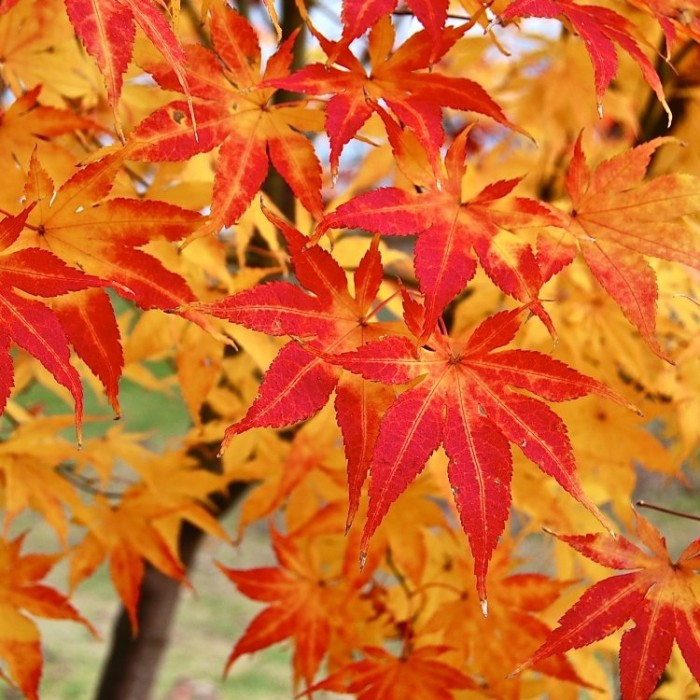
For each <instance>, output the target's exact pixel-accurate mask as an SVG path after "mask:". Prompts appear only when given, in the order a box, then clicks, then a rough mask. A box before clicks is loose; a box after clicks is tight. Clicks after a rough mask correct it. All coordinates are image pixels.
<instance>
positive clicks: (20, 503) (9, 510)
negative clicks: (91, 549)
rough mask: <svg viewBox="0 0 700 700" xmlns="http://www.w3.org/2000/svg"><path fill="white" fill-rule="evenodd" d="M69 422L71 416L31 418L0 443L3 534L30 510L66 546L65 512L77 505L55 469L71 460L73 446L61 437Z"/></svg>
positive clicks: (66, 484)
mask: <svg viewBox="0 0 700 700" xmlns="http://www.w3.org/2000/svg"><path fill="white" fill-rule="evenodd" d="M71 422H72V418H71V416H51V417H48V418H35V419H34V420H32V421H28V422H27V423H24V424H22V425H20V426H19V427H17V428H16V429H15V430H14V431H13V432H12V435H11V436H10V437H9V438H7V439H6V440H3V441H2V442H1V443H0V484H2V491H3V510H4V523H3V525H4V529H5V532H7V531H9V528H10V526H11V524H12V523H13V522H14V519H15V518H16V516H17V515H19V514H20V513H22V512H23V511H24V510H25V509H26V508H27V507H30V506H31V507H32V508H33V509H34V510H35V511H37V512H38V513H41V515H42V516H43V518H44V520H45V521H46V523H48V524H49V525H51V527H53V528H54V530H55V531H56V532H57V534H58V536H59V537H60V539H61V542H62V543H63V544H67V539H68V518H67V515H66V510H67V509H68V510H70V509H71V508H72V506H74V505H75V504H77V503H79V501H80V498H79V496H78V492H77V491H76V489H75V488H74V487H73V486H72V485H71V484H70V482H69V481H67V480H66V479H64V478H63V477H62V476H61V475H60V473H59V472H58V470H57V467H58V466H59V465H60V464H61V463H63V462H66V461H68V460H70V459H72V458H73V457H74V456H75V445H73V444H71V443H70V442H69V441H68V440H65V439H64V438H62V437H61V431H62V430H64V429H65V428H67V427H69V426H70V424H71ZM66 507H68V508H66Z"/></svg>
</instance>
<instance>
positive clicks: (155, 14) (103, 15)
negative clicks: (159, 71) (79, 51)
mask: <svg viewBox="0 0 700 700" xmlns="http://www.w3.org/2000/svg"><path fill="white" fill-rule="evenodd" d="M65 3H66V10H67V11H68V16H69V17H70V21H71V23H72V24H73V27H74V28H75V32H76V34H77V35H78V37H79V38H80V40H81V41H82V42H83V45H84V46H85V49H86V50H87V52H88V53H89V54H90V55H91V56H92V57H93V58H94V59H95V60H96V61H97V65H98V66H99V67H100V71H101V72H102V75H103V76H104V79H105V83H106V85H107V96H108V98H109V101H110V104H111V105H112V108H113V109H114V110H115V113H116V105H117V102H118V101H119V96H120V94H121V90H122V83H123V78H124V73H125V72H126V69H127V66H128V65H129V62H130V61H131V55H132V52H133V48H134V40H135V38H136V25H138V26H139V27H140V28H141V29H142V30H143V31H144V32H145V34H146V36H147V37H148V38H149V39H150V40H151V42H152V43H153V45H154V46H155V47H156V48H157V49H158V51H160V52H161V54H162V55H163V56H164V57H165V59H166V60H167V62H168V65H169V66H170V67H171V68H172V70H173V71H174V72H175V74H176V75H177V77H178V80H179V83H180V85H181V87H182V88H183V89H184V90H185V91H187V90H188V88H187V79H186V76H185V72H184V64H185V60H186V59H185V52H184V51H183V49H182V47H181V46H180V44H179V43H178V40H177V37H176V36H175V34H174V33H173V30H172V29H171V28H170V25H169V24H168V20H167V19H166V17H165V15H164V14H163V12H162V11H161V10H160V9H158V8H157V6H156V4H155V3H154V2H153V1H152V0H65Z"/></svg>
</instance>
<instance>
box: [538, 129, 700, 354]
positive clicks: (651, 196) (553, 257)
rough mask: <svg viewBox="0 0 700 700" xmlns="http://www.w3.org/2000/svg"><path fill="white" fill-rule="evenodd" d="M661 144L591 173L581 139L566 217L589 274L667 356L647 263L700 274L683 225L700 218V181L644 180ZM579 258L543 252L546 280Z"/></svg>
mask: <svg viewBox="0 0 700 700" xmlns="http://www.w3.org/2000/svg"><path fill="white" fill-rule="evenodd" d="M663 143H665V140H664V139H654V140H653V141H649V142H647V143H644V144H642V145H641V146H637V147H636V148H634V149H632V150H630V151H626V152H623V153H621V154H620V155H617V156H615V157H613V158H611V159H610V160H607V161H605V162H603V163H601V164H600V165H599V166H598V167H596V168H595V169H591V168H590V167H589V166H588V165H587V163H586V159H585V156H584V153H583V149H582V147H581V137H580V136H579V138H578V140H577V141H576V145H575V147H574V154H573V157H572V159H571V164H570V166H569V170H568V172H567V176H566V189H567V191H568V193H569V197H570V199H571V209H570V210H569V211H568V212H566V214H565V215H564V221H565V225H566V226H567V228H568V231H569V233H570V234H572V235H573V236H574V237H575V238H576V242H577V244H578V247H579V249H580V251H581V254H582V255H583V258H584V260H585V261H586V263H587V264H588V266H589V268H590V269H591V272H592V273H593V274H594V275H595V277H596V278H597V280H598V281H599V282H600V284H601V285H602V286H603V288H604V289H605V290H606V291H607V292H608V294H610V296H611V297H612V298H613V299H614V300H615V301H616V302H617V303H618V304H619V305H620V308H621V309H622V311H623V313H624V314H625V316H626V317H627V319H628V320H629V321H630V322H631V323H632V324H634V326H635V327H636V328H637V329H638V330H639V332H640V333H641V334H642V337H643V338H644V340H646V342H647V343H648V344H649V345H650V346H651V348H652V349H653V350H654V351H655V352H656V353H657V354H659V355H661V356H662V357H663V356H664V353H663V351H662V350H661V348H660V347H659V344H658V341H657V340H656V336H655V328H656V302H657V297H658V290H657V285H656V275H655V273H654V271H653V270H652V268H651V267H650V266H649V264H648V263H647V262H646V260H645V259H644V256H645V255H647V256H650V257H655V258H662V259H664V260H673V261H676V262H680V263H684V264H686V265H690V266H691V267H694V268H696V269H700V240H698V237H697V233H696V232H694V231H693V229H692V228H690V227H689V226H688V223H687V221H686V220H685V218H684V217H687V216H689V215H692V214H696V213H697V212H699V211H700V180H699V179H698V178H697V177H693V176H691V175H681V174H673V175H661V176H660V177H656V178H653V179H651V180H647V181H644V180H643V178H644V175H645V173H646V171H647V168H648V166H649V161H650V159H651V157H652V156H653V154H654V152H655V151H656V149H657V148H659V146H661V145H662V144H663ZM542 242H544V239H542ZM575 254H576V248H575V247H574V246H573V245H572V244H571V243H569V242H567V241H566V239H565V238H563V239H562V240H559V241H557V243H556V245H555V246H551V245H548V247H547V248H546V249H542V250H540V251H538V258H539V260H540V264H541V266H542V267H543V269H547V270H548V272H546V273H545V276H547V277H548V276H550V275H551V274H553V273H554V272H556V271H557V270H558V269H561V267H562V266H563V265H564V264H566V263H568V262H569V261H571V260H572V259H573V256H574V255H575Z"/></svg>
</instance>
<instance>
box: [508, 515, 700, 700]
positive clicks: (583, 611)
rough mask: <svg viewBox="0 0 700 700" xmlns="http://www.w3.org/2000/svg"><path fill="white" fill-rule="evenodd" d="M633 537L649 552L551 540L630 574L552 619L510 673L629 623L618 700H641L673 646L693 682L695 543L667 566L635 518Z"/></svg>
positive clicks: (600, 538) (698, 636)
mask: <svg viewBox="0 0 700 700" xmlns="http://www.w3.org/2000/svg"><path fill="white" fill-rule="evenodd" d="M637 535H638V537H639V539H640V540H641V541H642V542H643V543H644V545H646V547H647V548H648V549H649V550H650V552H651V553H647V552H645V551H644V550H642V549H640V548H639V547H637V546H636V545H635V544H633V543H632V542H630V541H629V540H627V539H626V538H624V537H612V536H610V535H603V534H595V535H556V537H557V538H558V539H560V540H562V542H566V543H567V544H568V545H570V546H571V547H573V548H574V549H576V550H577V551H578V552H580V553H581V554H583V555H584V556H586V557H588V558H589V559H592V560H593V561H595V562H597V563H598V564H601V565H603V566H607V567H608V568H611V569H618V570H622V571H627V570H629V571H630V572H629V573H625V574H620V575H619V576H611V577H610V578H606V579H604V580H603V581H599V582H598V583H596V584H594V585H593V586H591V587H590V588H589V589H588V590H587V591H586V592H585V593H584V594H583V596H581V598H580V599H579V601H578V602H577V603H576V604H575V605H574V606H573V607H572V608H571V609H569V610H568V611H567V612H566V613H564V615H563V616H562V617H561V619H560V620H559V627H557V628H556V629H555V630H554V631H553V632H551V634H550V635H549V637H548V638H547V640H546V641H545V642H544V644H542V646H541V647H540V648H539V649H538V650H537V651H536V652H535V653H534V654H533V655H532V656H531V657H530V658H529V659H528V660H527V661H526V662H525V663H523V664H522V665H521V666H519V667H518V669H517V670H516V671H514V673H519V672H520V671H522V670H524V669H526V668H528V667H530V666H532V664H534V663H537V662H538V661H540V660H542V659H545V658H547V657H548V656H551V655H552V654H561V653H563V652H565V651H568V650H570V649H578V648H579V647H583V646H586V645H588V644H591V643H593V642H595V641H597V640H598V639H602V638H603V637H607V636H608V635H610V634H612V633H613V632H614V631H615V630H617V629H619V628H620V627H622V626H623V625H624V624H625V623H626V622H627V621H628V620H632V621H633V622H634V623H635V626H634V627H632V628H631V629H628V630H627V631H626V632H625V633H624V634H623V635H622V642H621V644H620V680H621V686H622V698H623V700H646V698H648V697H649V696H650V695H651V694H652V692H653V691H654V689H655V688H656V685H657V683H658V681H659V679H660V678H661V674H662V673H663V671H664V668H665V667H666V664H667V663H668V660H669V658H670V656H671V648H672V647H673V642H674V639H675V640H676V642H677V643H678V646H679V647H680V650H681V652H682V654H683V658H684V659H685V662H686V663H687V664H688V668H689V669H690V670H691V671H692V673H693V675H694V676H695V678H696V679H697V680H698V681H700V600H698V597H697V595H696V590H697V587H696V579H697V574H696V573H695V572H697V571H698V570H700V539H697V540H695V541H694V542H691V543H690V544H689V545H688V546H687V547H686V548H685V549H684V550H683V552H682V553H681V555H680V557H679V558H678V561H676V562H672V561H671V558H670V556H669V554H668V549H667V548H666V540H665V539H664V538H663V537H662V536H661V535H660V534H659V531H658V530H657V529H656V528H655V527H654V526H653V525H652V524H651V523H650V522H648V521H647V520H645V519H644V518H643V517H641V516H640V515H637Z"/></svg>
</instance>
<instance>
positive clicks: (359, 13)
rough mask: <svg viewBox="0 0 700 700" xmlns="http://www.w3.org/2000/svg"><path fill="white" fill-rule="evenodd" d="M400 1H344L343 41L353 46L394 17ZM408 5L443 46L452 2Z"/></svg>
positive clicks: (414, 0) (416, 0)
mask: <svg viewBox="0 0 700 700" xmlns="http://www.w3.org/2000/svg"><path fill="white" fill-rule="evenodd" d="M397 4H398V3H397V0H343V9H342V13H341V19H342V21H343V40H344V43H350V42H351V41H353V39H356V38H357V37H359V36H362V34H364V33H365V32H366V31H367V30H368V29H369V28H370V27H372V26H374V25H375V24H376V23H377V22H378V21H379V20H380V19H382V17H385V16H387V15H390V14H391V13H392V12H393V11H394V10H395V9H396V5H397ZM406 4H407V5H408V7H409V8H410V9H411V11H412V12H413V13H414V14H415V16H416V18H417V19H418V21H419V22H420V23H421V24H422V25H423V26H424V27H425V29H426V31H427V32H428V34H429V36H430V37H431V38H432V39H433V40H434V41H435V42H439V40H440V34H441V32H442V30H443V28H444V26H445V21H446V20H447V8H448V5H449V1H448V0H407V2H406Z"/></svg>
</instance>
